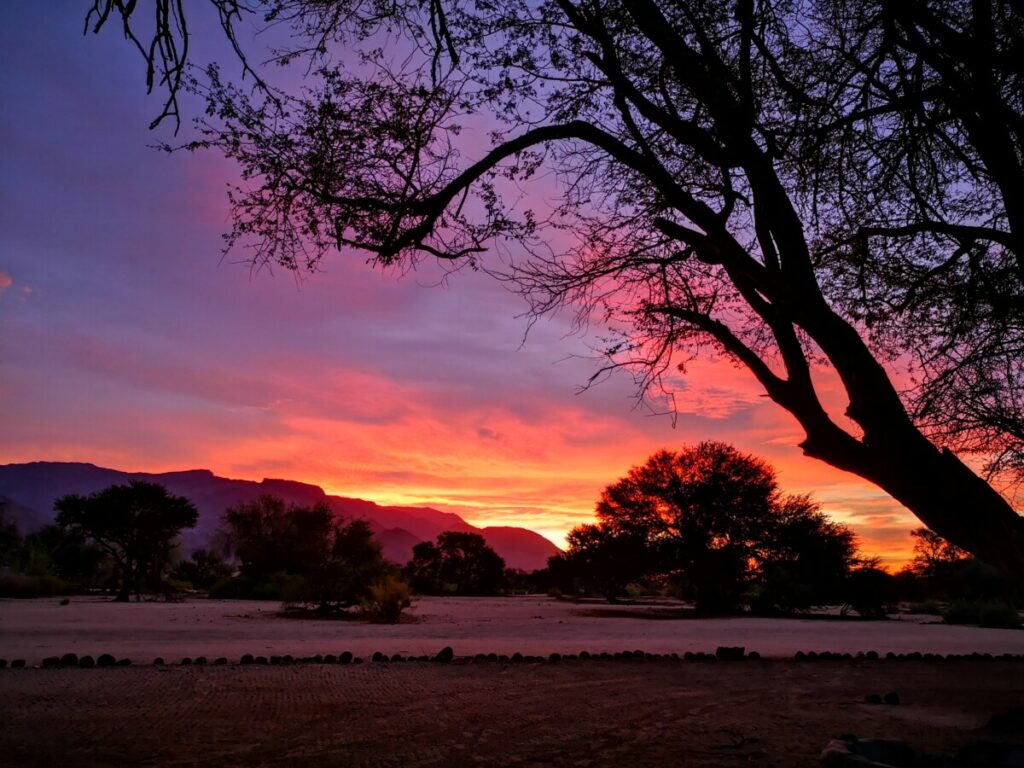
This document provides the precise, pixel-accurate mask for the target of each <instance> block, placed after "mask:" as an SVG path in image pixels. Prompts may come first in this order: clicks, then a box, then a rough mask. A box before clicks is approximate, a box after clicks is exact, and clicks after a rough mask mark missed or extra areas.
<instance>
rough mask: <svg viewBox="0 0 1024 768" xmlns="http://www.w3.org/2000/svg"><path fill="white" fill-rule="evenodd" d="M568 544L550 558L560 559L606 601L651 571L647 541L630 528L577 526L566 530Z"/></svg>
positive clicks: (576, 576) (568, 569) (612, 600)
mask: <svg viewBox="0 0 1024 768" xmlns="http://www.w3.org/2000/svg"><path fill="white" fill-rule="evenodd" d="M568 544H569V548H568V550H567V551H566V552H565V553H563V554H560V555H555V557H553V558H552V560H555V559H556V558H559V559H562V560H564V563H565V569H566V570H567V571H568V572H569V573H571V574H572V576H573V577H574V578H577V579H579V580H580V581H582V582H583V584H584V585H585V586H586V587H588V588H593V589H595V590H597V591H598V592H599V593H601V594H602V595H604V597H605V599H607V600H608V602H609V603H614V602H615V601H616V600H617V599H618V598H619V596H620V595H622V594H623V593H624V592H625V590H626V586H627V585H628V584H629V583H630V582H633V581H636V580H638V579H640V578H642V577H643V576H644V575H646V574H647V573H649V572H650V570H651V564H652V563H651V554H652V553H651V552H650V550H649V548H648V547H647V541H646V539H645V537H643V536H642V535H639V534H637V533H636V532H634V531H629V530H621V529H619V530H616V529H613V528H609V527H602V526H600V525H581V526H578V527H576V528H573V529H572V530H571V531H569V536H568ZM549 567H552V568H553V569H557V568H558V567H559V566H558V565H554V564H553V565H552V566H549Z"/></svg>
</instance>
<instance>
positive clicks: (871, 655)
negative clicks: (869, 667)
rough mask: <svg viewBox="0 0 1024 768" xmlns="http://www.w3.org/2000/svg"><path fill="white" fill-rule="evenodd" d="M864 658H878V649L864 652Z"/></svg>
mask: <svg viewBox="0 0 1024 768" xmlns="http://www.w3.org/2000/svg"><path fill="white" fill-rule="evenodd" d="M864 658H865V659H870V660H871V661H875V660H877V659H878V651H868V652H867V653H865V654H864Z"/></svg>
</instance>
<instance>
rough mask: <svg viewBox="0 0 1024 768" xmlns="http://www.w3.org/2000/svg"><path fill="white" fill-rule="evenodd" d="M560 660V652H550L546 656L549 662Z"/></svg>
mask: <svg viewBox="0 0 1024 768" xmlns="http://www.w3.org/2000/svg"><path fill="white" fill-rule="evenodd" d="M561 660H562V654H560V653H558V652H555V653H552V654H550V655H549V656H548V661H551V662H555V661H561Z"/></svg>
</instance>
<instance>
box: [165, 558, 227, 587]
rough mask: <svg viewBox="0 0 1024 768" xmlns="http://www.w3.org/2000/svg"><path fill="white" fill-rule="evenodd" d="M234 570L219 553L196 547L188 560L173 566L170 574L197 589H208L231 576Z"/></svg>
mask: <svg viewBox="0 0 1024 768" xmlns="http://www.w3.org/2000/svg"><path fill="white" fill-rule="evenodd" d="M234 570H235V569H234V568H232V567H231V565H230V564H229V563H227V562H225V561H224V558H223V557H221V556H220V554H219V553H217V552H214V551H212V550H209V549H197V550H194V551H193V552H192V556H191V557H190V558H189V559H188V560H182V561H181V562H180V563H178V564H177V565H176V566H174V570H173V571H171V575H172V576H173V577H174V578H175V579H178V580H179V581H187V582H188V583H189V584H191V585H192V586H193V587H195V588H197V589H209V588H210V587H212V586H213V585H214V584H216V583H217V582H218V581H220V580H221V579H226V578H228V577H229V576H231V574H232V573H234Z"/></svg>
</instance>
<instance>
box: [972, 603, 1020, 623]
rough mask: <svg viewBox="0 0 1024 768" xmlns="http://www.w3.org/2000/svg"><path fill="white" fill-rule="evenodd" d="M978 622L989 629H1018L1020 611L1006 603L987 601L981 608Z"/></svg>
mask: <svg viewBox="0 0 1024 768" xmlns="http://www.w3.org/2000/svg"><path fill="white" fill-rule="evenodd" d="M978 624H979V626H982V627H986V628H989V629H1020V626H1021V623H1020V613H1019V612H1018V611H1017V609H1016V608H1015V607H1013V606H1012V605H1008V604H1006V603H988V604H986V605H984V606H983V607H982V609H981V614H980V615H979V616H978Z"/></svg>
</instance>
